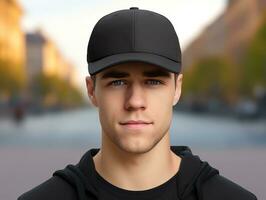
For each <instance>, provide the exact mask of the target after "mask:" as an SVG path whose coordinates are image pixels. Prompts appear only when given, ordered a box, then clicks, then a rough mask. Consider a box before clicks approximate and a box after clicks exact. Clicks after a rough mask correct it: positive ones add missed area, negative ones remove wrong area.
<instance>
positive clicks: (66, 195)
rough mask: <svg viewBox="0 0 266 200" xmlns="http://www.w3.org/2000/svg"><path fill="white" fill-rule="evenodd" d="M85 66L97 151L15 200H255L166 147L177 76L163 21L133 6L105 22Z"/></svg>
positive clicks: (169, 30) (171, 36) (185, 153)
mask: <svg viewBox="0 0 266 200" xmlns="http://www.w3.org/2000/svg"><path fill="white" fill-rule="evenodd" d="M87 60H88V64H89V72H90V75H91V76H88V77H86V84H87V91H88V95H89V98H90V100H91V102H92V104H93V105H94V106H95V107H96V108H97V109H98V111H99V119H100V123H101V128H102V132H101V134H102V144H101V148H97V149H95V148H93V149H90V150H88V151H87V152H86V153H85V154H84V155H83V157H82V158H81V160H80V162H79V163H78V164H76V165H68V166H66V168H65V169H63V170H58V171H56V172H55V173H53V177H51V178H50V179H49V180H47V181H45V182H44V183H42V184H40V185H39V186H37V187H35V188H33V189H32V190H30V191H28V192H27V193H25V194H23V195H21V196H20V197H19V200H33V199H34V200H35V199H36V200H37V199H38V200H44V199H49V200H55V199H57V200H60V199H64V200H77V199H78V200H85V199H87V200H96V199H98V200H120V199H121V200H122V199H129V200H144V199H145V200H149V199H150V200H183V199H184V200H185V199H186V200H236V199H239V200H255V199H257V198H256V196H255V195H254V194H252V193H251V192H249V191H248V190H246V189H244V188H243V187H241V186H240V185H238V184H236V183H234V182H232V181H230V180H229V179H227V178H225V177H223V176H221V175H220V174H219V171H218V170H217V169H215V168H213V167H211V166H210V165H209V164H208V163H207V162H206V161H202V160H200V158H199V157H198V156H196V155H193V154H192V152H191V150H190V148H189V147H187V146H170V137H169V134H170V133H169V128H170V125H171V120H172V114H173V106H174V105H175V104H176V103H177V102H178V101H179V98H180V95H181V85H182V76H183V75H182V73H181V51H180V46H179V42H178V37H177V35H176V33H175V30H174V28H173V26H172V24H171V22H170V21H169V20H168V19H167V18H165V17H164V16H162V15H160V14H158V13H155V12H152V11H148V10H140V9H138V8H136V7H133V8H130V9H126V10H120V11H117V12H114V13H111V14H109V15H106V16H104V17H103V18H101V19H100V20H99V22H98V23H97V24H96V26H95V27H94V29H93V32H92V35H91V37H90V41H89V45H88V57H87ZM176 134H178V133H176Z"/></svg>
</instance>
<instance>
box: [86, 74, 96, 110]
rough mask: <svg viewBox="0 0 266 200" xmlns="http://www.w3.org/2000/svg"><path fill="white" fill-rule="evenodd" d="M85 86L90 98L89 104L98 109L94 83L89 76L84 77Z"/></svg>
mask: <svg viewBox="0 0 266 200" xmlns="http://www.w3.org/2000/svg"><path fill="white" fill-rule="evenodd" d="M86 86H87V94H88V96H89V98H90V101H91V103H92V104H93V105H94V106H95V107H98V103H97V100H96V96H95V89H94V82H93V80H92V78H91V77H90V76H86Z"/></svg>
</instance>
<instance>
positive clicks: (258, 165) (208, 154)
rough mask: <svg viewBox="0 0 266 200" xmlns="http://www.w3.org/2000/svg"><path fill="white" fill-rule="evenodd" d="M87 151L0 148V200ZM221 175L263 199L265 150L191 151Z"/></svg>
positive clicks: (8, 199)
mask: <svg viewBox="0 0 266 200" xmlns="http://www.w3.org/2000/svg"><path fill="white" fill-rule="evenodd" d="M90 148H93V147H88V148H58V149H57V148H49V147H46V148H36V147H34V148H33V147H27V146H0V160H1V162H0V166H1V170H0V199H3V200H14V199H17V197H18V196H19V195H21V194H22V193H24V192H26V191H28V190H30V189H32V188H33V187H35V186H37V185H39V184H40V183H42V182H44V181H45V180H47V179H48V178H50V177H51V176H52V173H53V172H54V171H56V170H58V169H63V168H64V167H65V166H66V165H67V164H76V163H77V162H78V161H79V159H80V158H81V156H82V155H83V154H84V153H85V152H86V151H87V150H88V149H90ZM192 152H193V153H194V154H196V155H199V156H200V158H201V159H202V160H205V161H208V163H209V164H210V165H211V166H213V167H215V168H217V169H218V170H219V172H220V174H221V175H223V176H225V177H227V178H229V179H230V180H232V181H234V182H236V183H237V184H239V185H241V186H242V187H244V188H246V189H247V190H249V191H251V192H252V193H254V194H255V195H256V196H257V198H258V199H266V190H265V189H266V188H265V183H266V173H265V166H266V147H265V148H264V147H260V148H250V147H249V148H239V149H228V150H216V151H215V150H206V149H192Z"/></svg>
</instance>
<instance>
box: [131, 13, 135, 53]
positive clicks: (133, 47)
mask: <svg viewBox="0 0 266 200" xmlns="http://www.w3.org/2000/svg"><path fill="white" fill-rule="evenodd" d="M132 18H133V19H132V21H133V22H132V26H133V31H132V50H133V51H134V50H135V10H133V16H132Z"/></svg>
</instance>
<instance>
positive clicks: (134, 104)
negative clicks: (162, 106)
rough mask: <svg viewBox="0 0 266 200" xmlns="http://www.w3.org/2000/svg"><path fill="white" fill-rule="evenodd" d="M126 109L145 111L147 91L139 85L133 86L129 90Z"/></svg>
mask: <svg viewBox="0 0 266 200" xmlns="http://www.w3.org/2000/svg"><path fill="white" fill-rule="evenodd" d="M125 101H126V102H125V108H126V109H127V110H136V109H140V108H141V109H143V108H145V107H146V95H145V90H144V89H143V88H142V86H141V85H139V84H132V85H131V86H130V87H128V88H127V91H126V100H125Z"/></svg>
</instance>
